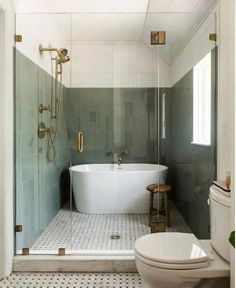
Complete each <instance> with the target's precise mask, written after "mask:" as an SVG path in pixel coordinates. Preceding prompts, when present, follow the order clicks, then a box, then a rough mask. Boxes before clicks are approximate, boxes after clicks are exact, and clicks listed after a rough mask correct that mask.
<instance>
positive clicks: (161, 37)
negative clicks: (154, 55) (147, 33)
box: [151, 31, 166, 45]
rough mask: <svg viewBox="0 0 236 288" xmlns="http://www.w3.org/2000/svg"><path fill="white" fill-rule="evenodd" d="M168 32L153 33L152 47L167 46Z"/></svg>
mask: <svg viewBox="0 0 236 288" xmlns="http://www.w3.org/2000/svg"><path fill="white" fill-rule="evenodd" d="M165 44H166V32H165V31H151V45H165Z"/></svg>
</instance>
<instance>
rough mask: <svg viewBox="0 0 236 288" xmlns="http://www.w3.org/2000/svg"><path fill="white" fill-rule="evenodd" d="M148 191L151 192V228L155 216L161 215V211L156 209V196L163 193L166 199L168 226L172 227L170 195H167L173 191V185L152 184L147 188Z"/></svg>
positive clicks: (165, 211)
mask: <svg viewBox="0 0 236 288" xmlns="http://www.w3.org/2000/svg"><path fill="white" fill-rule="evenodd" d="M146 189H147V191H149V192H150V207H149V220H148V223H149V226H151V224H152V218H153V214H156V213H160V209H156V208H154V207H153V206H154V205H153V204H154V201H153V200H154V199H153V198H154V194H156V193H163V199H164V207H165V208H164V214H165V216H166V225H167V226H170V213H169V207H168V195H167V193H168V192H170V191H171V185H168V184H150V185H148V186H147V187H146Z"/></svg>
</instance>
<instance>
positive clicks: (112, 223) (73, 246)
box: [31, 203, 191, 250]
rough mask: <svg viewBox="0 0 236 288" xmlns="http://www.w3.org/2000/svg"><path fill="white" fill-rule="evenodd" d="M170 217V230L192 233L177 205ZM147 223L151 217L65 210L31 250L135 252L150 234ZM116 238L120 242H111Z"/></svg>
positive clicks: (115, 240)
mask: <svg viewBox="0 0 236 288" xmlns="http://www.w3.org/2000/svg"><path fill="white" fill-rule="evenodd" d="M161 217H163V216H161ZM170 218H171V227H167V231H175V232H191V231H190V229H189V227H188V226H187V224H186V223H185V221H184V219H183V217H182V216H181V214H180V213H179V211H178V210H177V209H176V207H175V206H174V204H173V203H170ZM162 220H163V221H164V218H163V219H162ZM147 224H148V215H147V214H104V215H92V214H90V215H89V214H82V213H78V212H77V211H73V212H69V211H68V210H64V209H61V210H60V211H59V212H58V214H57V215H56V216H55V218H54V219H53V220H52V222H51V223H50V224H49V226H48V227H47V228H46V229H45V231H44V232H43V233H42V234H41V235H40V237H39V238H38V239H37V240H36V241H35V243H34V244H33V246H32V247H31V249H32V250H57V249H58V248H60V247H62V248H66V249H69V250H133V248H134V243H135V241H136V240H137V239H138V238H139V237H141V236H143V235H146V234H149V233H150V227H149V226H148V225H147ZM112 235H113V236H114V235H118V236H119V237H118V238H119V239H111V238H112V237H111V236H112Z"/></svg>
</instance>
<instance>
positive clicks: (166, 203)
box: [163, 192, 170, 226]
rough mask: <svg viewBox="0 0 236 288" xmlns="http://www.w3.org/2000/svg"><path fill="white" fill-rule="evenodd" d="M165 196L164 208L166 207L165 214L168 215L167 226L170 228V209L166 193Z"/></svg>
mask: <svg viewBox="0 0 236 288" xmlns="http://www.w3.org/2000/svg"><path fill="white" fill-rule="evenodd" d="M163 194H164V206H165V214H166V225H167V226H170V213H169V207H168V195H167V193H166V192H164V193H163Z"/></svg>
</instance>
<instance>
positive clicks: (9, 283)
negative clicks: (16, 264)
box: [0, 273, 146, 288]
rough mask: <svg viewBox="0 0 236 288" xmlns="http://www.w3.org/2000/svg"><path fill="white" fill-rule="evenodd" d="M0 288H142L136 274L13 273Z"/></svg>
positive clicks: (141, 283) (142, 285)
mask: <svg viewBox="0 0 236 288" xmlns="http://www.w3.org/2000/svg"><path fill="white" fill-rule="evenodd" d="M0 287H1V288H144V287H146V286H145V284H144V283H143V280H142V279H141V277H140V276H139V274H138V273H13V274H12V275H10V276H9V277H8V278H6V279H4V280H2V281H0Z"/></svg>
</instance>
